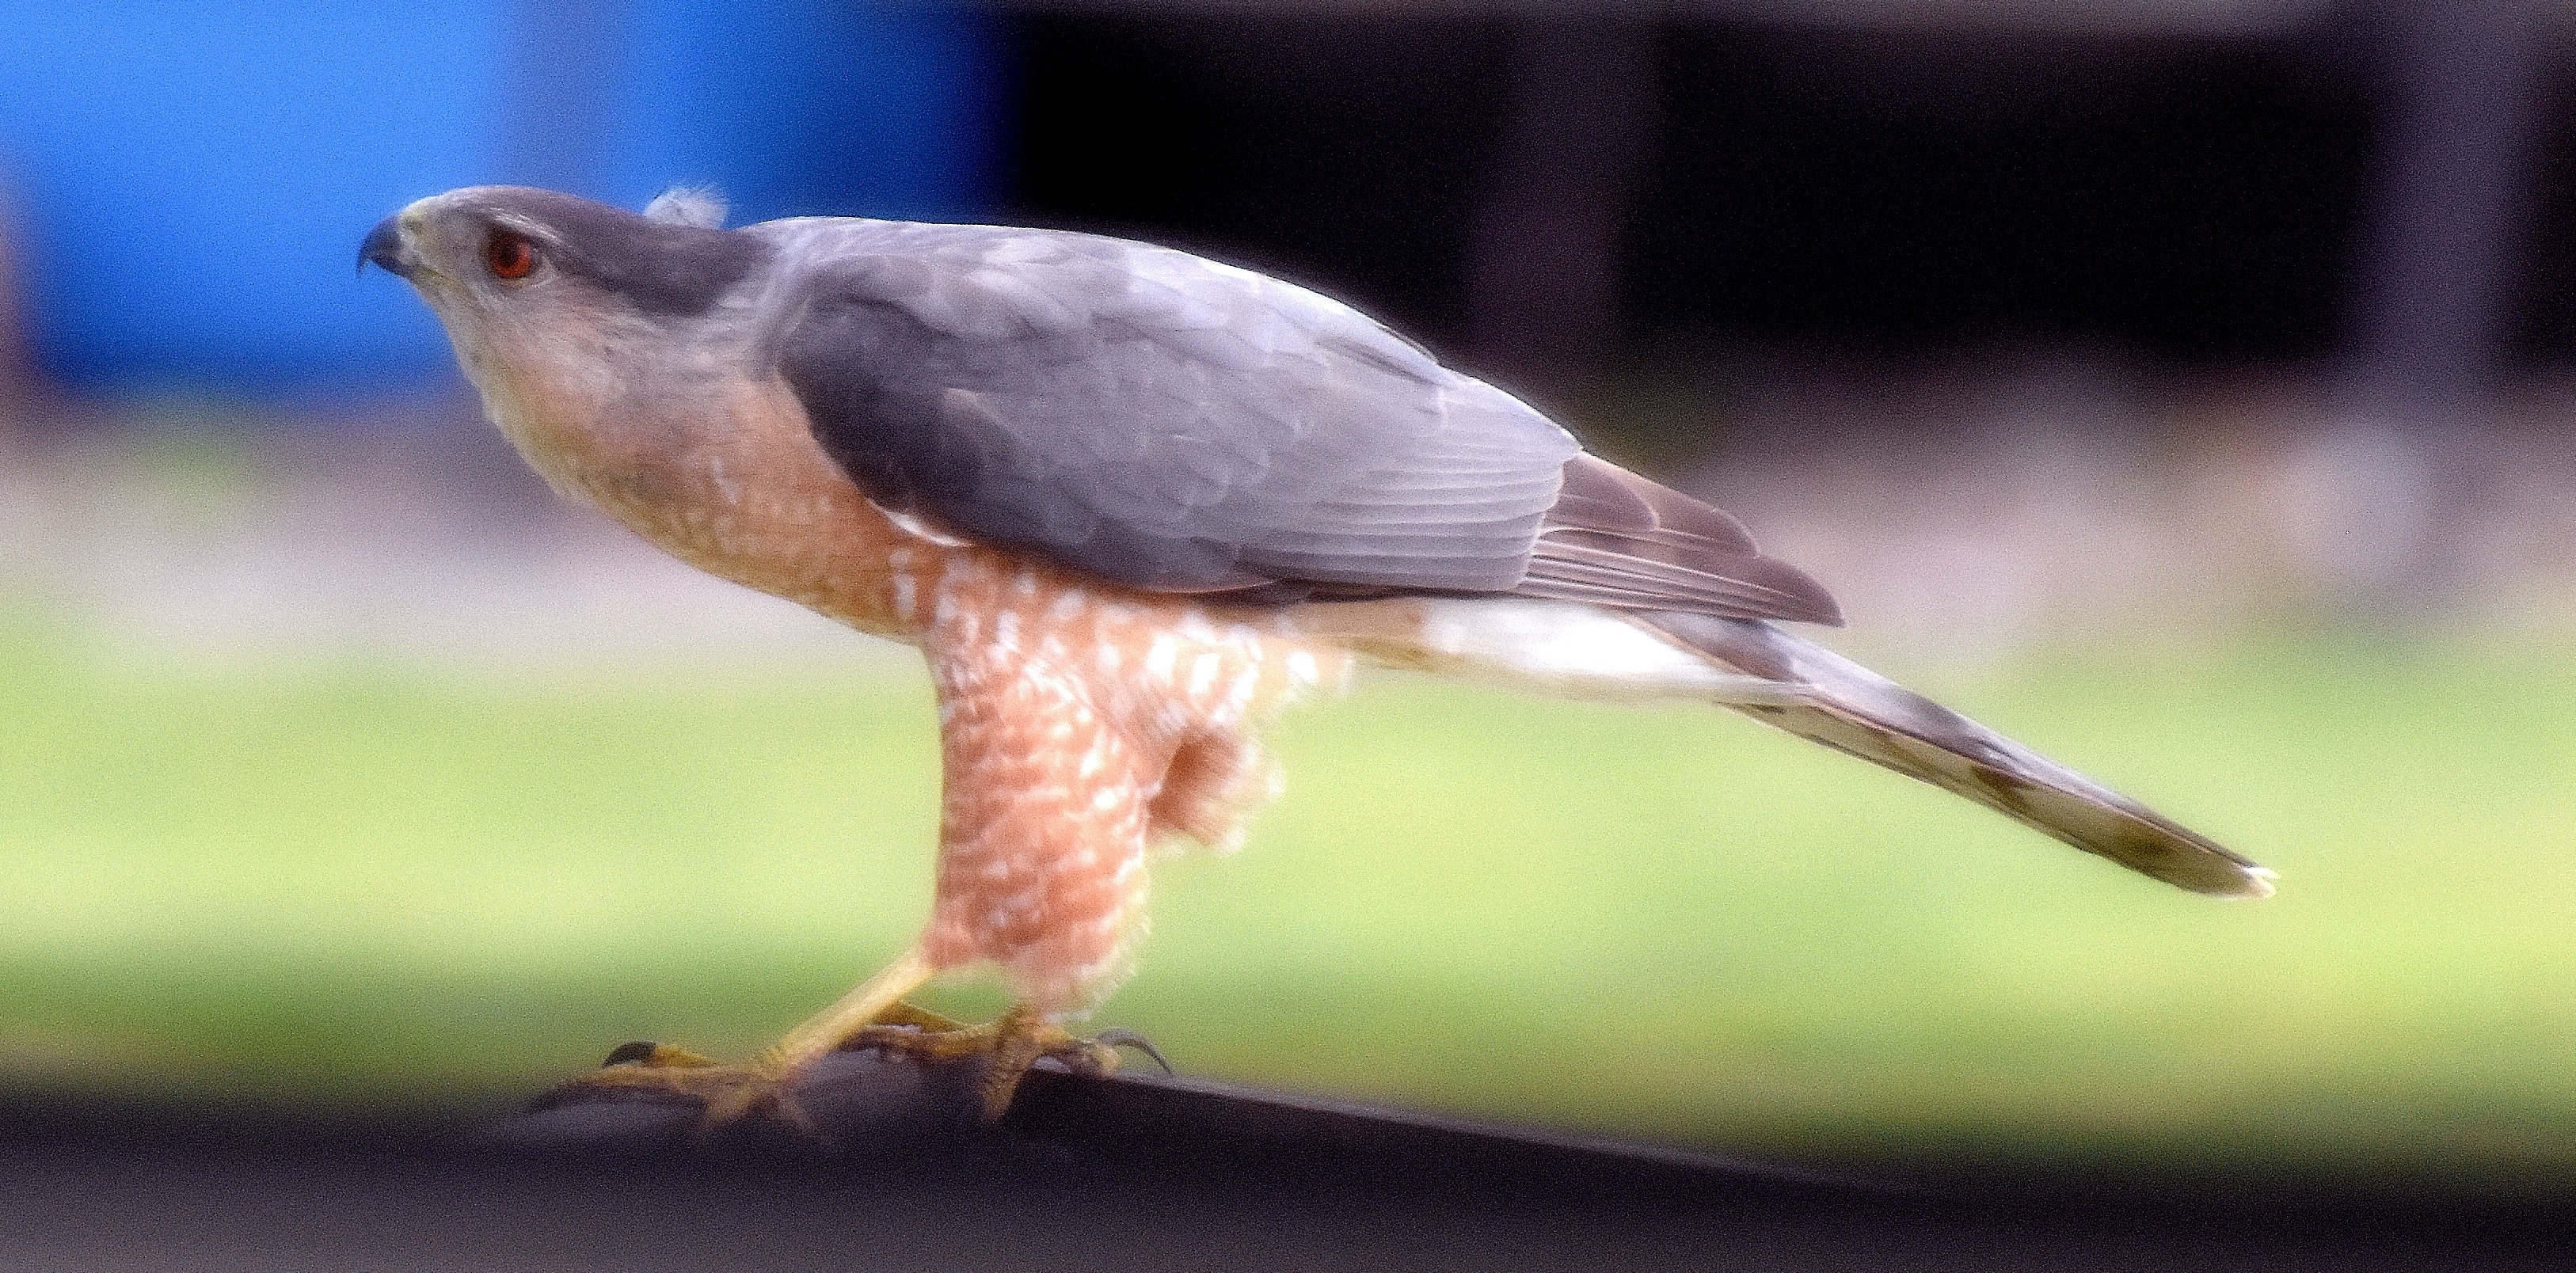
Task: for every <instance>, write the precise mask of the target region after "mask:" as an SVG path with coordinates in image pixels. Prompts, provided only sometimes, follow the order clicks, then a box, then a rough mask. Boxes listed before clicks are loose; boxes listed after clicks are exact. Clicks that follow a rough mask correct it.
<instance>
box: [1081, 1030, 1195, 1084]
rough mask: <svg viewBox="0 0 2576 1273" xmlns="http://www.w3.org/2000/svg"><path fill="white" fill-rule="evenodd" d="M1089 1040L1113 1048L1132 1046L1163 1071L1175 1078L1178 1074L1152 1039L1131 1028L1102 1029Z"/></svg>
mask: <svg viewBox="0 0 2576 1273" xmlns="http://www.w3.org/2000/svg"><path fill="white" fill-rule="evenodd" d="M1091 1041H1092V1042H1094V1043H1099V1044H1105V1045H1107V1046H1109V1047H1113V1048H1134V1049H1136V1050H1137V1051H1139V1052H1142V1053H1144V1054H1145V1055H1147V1056H1150V1057H1152V1058H1154V1064H1156V1065H1159V1066H1162V1067H1163V1073H1165V1074H1167V1075H1171V1076H1172V1077H1175V1078H1177V1077H1179V1076H1180V1071H1178V1070H1175V1069H1173V1068H1172V1063H1171V1062H1169V1061H1166V1060H1164V1059H1163V1053H1162V1050H1161V1049H1159V1048H1156V1047H1155V1046H1154V1041H1153V1040H1151V1039H1148V1038H1146V1037H1145V1036H1144V1035H1141V1034H1138V1033H1136V1032H1135V1031H1133V1030H1103V1031H1101V1032H1100V1033H1098V1034H1095V1035H1093V1036H1091Z"/></svg>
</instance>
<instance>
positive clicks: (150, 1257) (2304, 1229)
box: [0, 1057, 2576, 1273]
mask: <svg viewBox="0 0 2576 1273" xmlns="http://www.w3.org/2000/svg"><path fill="white" fill-rule="evenodd" d="M963 1094H964V1084H963V1083H962V1081H960V1079H959V1078H958V1077H957V1076H951V1075H940V1074H925V1073H922V1072H918V1071H915V1070H913V1069H912V1068H911V1067H910V1066H908V1065H906V1064H902V1063H897V1062H891V1061H880V1060H876V1059H873V1058H867V1057H849V1058H842V1059H839V1060H837V1061H835V1062H834V1063H833V1064H832V1065H831V1066H829V1067H828V1068H826V1069H825V1070H823V1071H821V1072H820V1073H819V1074H818V1077H817V1078H816V1079H815V1080H814V1081H812V1082H811V1083H809V1084H808V1086H807V1087H806V1089H805V1090H804V1091H803V1096H804V1098H805V1101H806V1105H807V1107H808V1109H809V1111H810V1112H812V1113H813V1114H814V1115H815V1117H816V1119H817V1121H818V1122H821V1123H823V1124H825V1125H826V1126H828V1127H829V1128H830V1129H831V1130H832V1132H833V1133H834V1134H835V1135H837V1136H839V1137H841V1138H843V1140H844V1148H843V1151H842V1152H840V1153H837V1154H834V1155H829V1156H826V1155H821V1154H816V1153H814V1152H812V1151H810V1150H801V1149H797V1148H794V1147H792V1146H788V1145H784V1144H781V1143H778V1142H775V1141H768V1142H763V1141H761V1140H760V1139H759V1138H756V1137H746V1138H738V1139H735V1140H733V1141H731V1142H729V1143H726V1144H723V1145H721V1146H719V1147H717V1148H715V1149H712V1150H691V1149H688V1148H686V1144H687V1141H686V1137H685V1135H684V1129H685V1127H686V1126H687V1124H688V1122H689V1119H690V1111H688V1110H686V1109H682V1108H679V1107H676V1106H671V1105H657V1104H653V1103H650V1102H646V1103H634V1102H618V1103H614V1104H593V1105H583V1106H565V1107H561V1108H559V1109H557V1110H554V1111H551V1112H549V1113H547V1114H544V1115H538V1116H534V1117H523V1118H521V1119H518V1120H515V1121H513V1122H511V1123H509V1124H507V1125H506V1126H505V1127H504V1129H503V1130H502V1132H501V1134H499V1135H497V1136H491V1135H487V1136H483V1137H470V1138H469V1137H459V1136H457V1135H455V1134H453V1133H452V1132H450V1131H445V1130H441V1129H438V1128H434V1127H427V1126H421V1125H416V1124H411V1125H406V1124H395V1123H366V1122H359V1121H341V1122H313V1121H304V1122H288V1123H280V1122H274V1121H262V1120H259V1119H255V1118H247V1117H242V1116H225V1115H221V1114H217V1113H213V1112H205V1111H199V1112H188V1113H173V1112H171V1111H167V1110H163V1111H133V1110H128V1111H121V1112H120V1111H111V1110H102V1109H96V1108H71V1107H60V1106H57V1107H53V1108H50V1109H47V1108H38V1107H30V1106H28V1105H26V1104H25V1103H20V1104H18V1105H16V1106H14V1107H12V1106H0V1267H6V1268H45V1269H79V1270H100V1271H107V1270H115V1271H119V1273H122V1271H126V1270H136V1271H142V1270H165V1269H166V1270H181V1269H186V1270H202V1269H253V1268H256V1269H262V1270H294V1269H307V1268H313V1269H319V1268H334V1269H337V1268H365V1269H371V1270H386V1271H400V1270H410V1269H423V1270H426V1269H439V1270H450V1269H458V1268H513V1269H540V1268H543V1269H590V1268H617V1269H621V1270H641V1271H652V1270H663V1269H670V1270H679V1269H703V1268H709V1267H721V1268H743V1269H778V1270H796V1269H847V1268H871V1269H938V1270H946V1271H950V1273H954V1271H956V1270H969V1269H983V1268H1004V1267H1028V1266H1030V1265H1033V1264H1040V1263H1043V1264H1044V1265H1046V1266H1048V1267H1055V1268H1068V1269H1069V1268H1091V1267H1106V1268H1114V1269H1117V1270H1120V1271H1121V1273H1147V1271H1150V1270H1159V1269H1200V1270H1204V1269H1209V1268H1220V1267H1222V1268H1227V1269H1230V1270H1239V1271H1244V1273H1249V1271H1251V1270H1265V1269H1291V1268H1293V1269H1312V1268H1369V1269H1413V1268H1421V1269H1491V1268H1513V1269H1619V1270H1652V1269H1667V1268H1670V1269H1684V1268H1693V1269H1696V1268H1712V1267H1727V1268H1761V1269H1823V1268H1850V1267H1869V1268H1884V1269H1961V1270H1966V1269H1976V1270H1987V1269H1994V1268H1999V1267H2085V1268H2098V1269H2127V1268H2138V1269H2145V1268H2171V1267H2189V1268H2195V1269H2238V1268H2242V1269H2258V1268H2259V1269H2265V1270H2289V1269H2298V1270H2305V1269H2356V1270H2358V1269H2369V1270H2388V1269H2436V1268H2438V1269H2448V1270H2469V1269H2538V1268H2551V1267H2564V1266H2565V1265H2564V1260H2565V1257H2566V1253H2567V1252H2568V1251H2569V1250H2576V1226H2571V1223H2570V1219H2569V1213H2568V1210H2567V1209H2566V1208H2565V1207H2564V1206H2563V1205H2559V1203H2561V1202H2563V1199H2557V1200H2552V1199H2535V1198H2531V1197H2523V1198H2519V1199H2512V1200H2507V1199H2498V1198H2480V1197H2475V1196H2466V1195H2449V1196H2435V1195H2421V1194H2419V1195H2407V1194H2404V1193H2402V1192H2398V1191H2393V1190H2389V1189H2384V1188H2383V1189H2380V1190H2378V1191H2358V1190H2343V1191H2336V1190H2323V1191H2321V1190H2316V1189H2304V1190H2303V1189H2299V1188H2295V1187H2292V1186H2288V1185H2284V1184H2279V1183H2277V1182H2276V1183H2272V1184H2262V1183H2253V1184H2249V1183H2248V1182H2246V1181H2243V1180H2238V1181H2232V1182H2219V1181H2208V1180H2194V1181H2185V1182H2176V1181H2173V1180H2145V1179H2138V1178H2129V1179H2114V1178H2108V1177H2103V1176H2100V1175H2094V1176H2091V1177H2084V1176H2081V1175H2077V1174H2074V1173H2066V1174H2056V1173H2052V1174H2050V1175H2049V1176H2047V1178H2045V1179H2042V1178H2039V1177H2036V1176H2034V1177H2029V1178H2024V1179H2022V1180H2018V1181H1998V1180H1994V1179H1992V1178H1988V1179H1985V1180H1983V1181H1981V1182H1979V1183H1976V1184H1974V1185H1958V1184H1952V1185H1949V1186H1945V1187H1940V1188H1919V1187H1918V1188H1897V1187H1885V1186H1878V1185H1872V1184H1867V1183H1862V1182H1857V1181H1850V1180H1842V1179H1836V1178H1831V1177H1827V1176H1823V1175H1817V1174H1811V1173H1804V1172H1796V1171H1787V1170H1781V1169H1776V1168H1768V1167H1760V1166H1754V1165H1751V1164H1745V1163H1738V1162H1729V1161H1726V1160H1723V1159H1718V1158H1712V1157H1708V1156H1703V1155H1697V1154H1691V1153H1685V1152H1678V1151H1673V1150H1666V1149H1654V1148H1645V1147H1635V1146H1622V1145H1616V1144H1609V1143H1602V1142H1595V1141H1589V1140H1583V1139H1579V1138H1570V1137H1564V1136H1558V1135H1553V1134H1548V1133H1538V1132H1529V1131H1521V1130H1515V1129H1508V1128H1498V1127H1491V1126H1479V1125H1473V1124H1466V1123H1459V1122H1453V1121H1449V1120H1445V1119H1438V1118H1426V1117H1421V1116H1414V1115H1405V1114H1396V1113H1390V1112H1387V1111H1383V1110H1374V1109H1369V1108H1365V1107H1359V1106H1352V1105H1345V1104H1340V1103H1336V1102H1330V1101H1318V1100H1309V1099H1301V1098H1293V1097H1283V1096H1278V1095H1274V1094H1268V1093H1261V1092H1252V1091H1245V1090H1240V1089H1233V1088H1228V1087H1224V1086H1221V1085H1214V1084H1206V1083H1195V1082H1183V1081H1176V1080H1164V1079H1153V1078H1141V1077H1122V1078H1118V1079H1114V1080H1110V1081H1106V1082H1094V1081H1086V1080H1077V1079H1073V1078H1070V1077H1067V1076H1063V1075H1056V1074H1046V1073H1040V1074H1037V1075H1034V1076H1033V1077H1032V1078H1031V1080H1030V1082H1029V1084H1028V1086H1027V1088H1026V1090H1025V1091H1024V1092H1023V1094H1022V1099H1021V1102H1020V1104H1019V1105H1017V1106H1016V1107H1015V1108H1014V1111H1013V1113H1012V1115H1011V1117H1010V1118H1009V1119H1008V1120H1006V1123H1005V1125H1004V1126H1003V1127H1002V1128H1000V1129H998V1130H994V1131H985V1132H979V1131H972V1130H961V1129H960V1127H959V1126H958V1122H959V1120H960V1119H961V1118H962V1116H963V1114H964V1111H965V1109H966V1104H965V1102H964V1100H963ZM1923 1166H1927V1167H1937V1165H1933V1164H1925V1165H1923ZM1936 1174H1937V1173H1936Z"/></svg>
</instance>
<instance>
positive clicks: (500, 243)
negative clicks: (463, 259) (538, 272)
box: [483, 230, 537, 278]
mask: <svg viewBox="0 0 2576 1273" xmlns="http://www.w3.org/2000/svg"><path fill="white" fill-rule="evenodd" d="M483 264H484V265H486V266H488V267H490V269H491V271H492V276H493V277H494V278H526V277H527V276H528V275H529V273H530V272H531V271H533V270H535V269H536V268H537V245H536V244H534V243H530V242H529V241H528V236H526V235H524V234H519V233H515V232H513V231H509V230H494V231H493V232H492V237H491V238H488V239H485V240H484V241H483Z"/></svg>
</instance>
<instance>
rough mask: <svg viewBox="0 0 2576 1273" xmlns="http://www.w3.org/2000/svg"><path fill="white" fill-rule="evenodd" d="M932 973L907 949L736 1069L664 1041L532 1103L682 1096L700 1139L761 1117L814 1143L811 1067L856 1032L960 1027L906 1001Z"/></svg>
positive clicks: (616, 1055) (641, 1046) (630, 1047)
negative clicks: (797, 1088) (807, 1075)
mask: <svg viewBox="0 0 2576 1273" xmlns="http://www.w3.org/2000/svg"><path fill="white" fill-rule="evenodd" d="M930 973H931V968H930V964H929V963H928V962H927V961H926V960H924V959H923V958H922V956H921V952H920V951H919V950H917V949H916V950H911V951H906V952H905V953H904V954H903V956H902V957H901V958H898V959H896V960H895V961H894V962H893V963H892V964H889V965H887V966H886V968H885V969H884V970H883V971H881V972H879V973H878V974H877V975H876V976H873V977H870V978H868V980H867V981H866V982H864V983H862V984H861V985H860V986H859V987H858V988H857V989H855V990H852V991H851V992H850V993H848V994H846V995H843V996H841V998H840V999H839V1000H838V1001H837V1002H835V1003H833V1004H832V1006H831V1007H828V1008H825V1009H824V1010H823V1011H821V1012H818V1013H816V1014H814V1016H812V1017H811V1018H808V1019H807V1020H806V1021H805V1022H804V1023H803V1024H801V1025H799V1026H797V1027H796V1028H795V1029H793V1030H790V1031H788V1032H787V1033H786V1035H784V1036H783V1037H781V1038H780V1039H779V1040H778V1042H776V1043H774V1044H771V1045H770V1046H769V1047H767V1048H765V1049H763V1050H762V1051H761V1053H760V1055H758V1056H756V1057H753V1058H752V1059H751V1060H748V1061H745V1062H742V1063H741V1064H738V1065H720V1064H717V1063H716V1062H714V1061H710V1060H708V1059H707V1058H705V1057H702V1056H699V1055H698V1054H697V1053H695V1052H690V1051H688V1050H686V1049H683V1048H675V1047H669V1046H666V1045H664V1044H659V1043H628V1044H625V1045H623V1046H620V1047H619V1048H618V1049H617V1050H616V1051H614V1052H611V1053H609V1054H608V1059H607V1060H606V1061H604V1062H602V1063H601V1065H600V1067H599V1068H598V1069H596V1070H592V1071H591V1072H590V1073H588V1074H584V1075H581V1076H580V1077H578V1078H574V1079H570V1080H568V1081H566V1082H563V1083H560V1084H558V1085H556V1086H555V1087H554V1089H553V1090H551V1091H548V1092H547V1093H545V1094H544V1095H542V1096H539V1097H538V1098H537V1099H536V1100H534V1101H532V1102H530V1108H532V1109H551V1108H553V1107H555V1106H558V1105H567V1104H572V1103H575V1102H579V1101H592V1100H619V1099H625V1098H630V1097H640V1098H643V1099H646V1100H652V1099H660V1098H669V1097H676V1098H679V1099H681V1100H684V1101H691V1102H695V1103H696V1104H697V1105H698V1106H699V1114H698V1122H697V1129H696V1130H697V1135H698V1136H700V1137H705V1136H707V1135H709V1134H711V1133H713V1132H716V1131H719V1130H722V1129H723V1128H725V1127H729V1126H731V1125H733V1124H735V1123H738V1122H740V1121H742V1120H743V1119H744V1118H747V1117H750V1116H753V1115H761V1116H765V1117H767V1118H770V1119H773V1120H775V1121H777V1122H780V1123H784V1124H786V1125H787V1126H788V1127H790V1128H793V1129H795V1130H796V1131H797V1132H798V1133H799V1134H801V1135H803V1136H805V1137H806V1138H808V1139H820V1137H818V1136H817V1135H816V1133H815V1129H814V1124H813V1120H811V1119H809V1118H807V1117H806V1116H805V1111H803V1110H801V1109H799V1108H797V1106H796V1101H795V1098H794V1097H793V1096H792V1095H791V1088H792V1086H793V1085H794V1083H795V1081H796V1080H797V1079H798V1078H799V1077H800V1076H802V1075H803V1074H804V1072H805V1067H807V1066H809V1065H811V1064H813V1063H814V1061H815V1060H816V1059H817V1058H819V1057H822V1056H825V1055H827V1054H829V1053H831V1052H832V1051H833V1050H835V1049H837V1048H839V1047H840V1046H841V1045H842V1044H843V1043H844V1042H845V1041H847V1040H848V1039H849V1038H850V1037H851V1036H852V1035H853V1034H856V1033H858V1032H859V1031H861V1030H864V1029H867V1028H869V1027H871V1026H873V1025H875V1024H876V1023H879V1022H884V1023H887V1024H890V1025H897V1026H904V1027H908V1028H911V1029H915V1030H923V1029H927V1030H933V1031H945V1030H955V1029H958V1028H960V1027H959V1026H958V1024H957V1023H956V1022H954V1021H951V1020H949V1019H948V1018H946V1017H943V1016H940V1015H939V1014H937V1013H935V1012H927V1011H924V1010H922V1009H920V1008H916V1007H913V1006H912V1005H911V1004H908V1003H905V1002H903V996H904V995H906V994H908V993H910V992H911V991H912V990H913V988H914V987H916V986H919V985H920V984H921V983H922V982H923V981H925V980H927V979H928V978H929V976H930Z"/></svg>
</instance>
